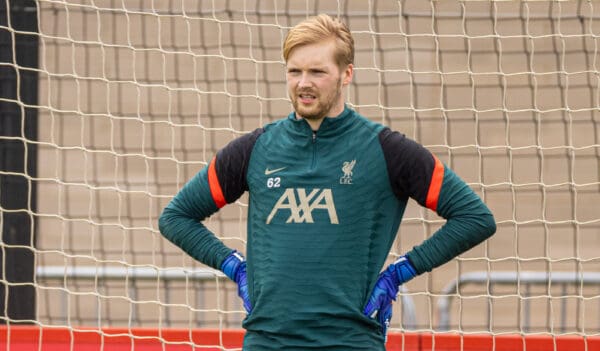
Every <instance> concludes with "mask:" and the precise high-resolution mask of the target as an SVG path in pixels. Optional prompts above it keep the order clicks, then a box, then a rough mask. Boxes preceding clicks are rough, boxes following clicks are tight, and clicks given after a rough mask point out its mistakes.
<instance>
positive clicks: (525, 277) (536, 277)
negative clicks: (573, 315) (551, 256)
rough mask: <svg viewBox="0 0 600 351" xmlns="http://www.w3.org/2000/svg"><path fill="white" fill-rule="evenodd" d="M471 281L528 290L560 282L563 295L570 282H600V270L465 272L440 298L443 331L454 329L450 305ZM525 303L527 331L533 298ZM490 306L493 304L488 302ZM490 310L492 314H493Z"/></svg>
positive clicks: (563, 304)
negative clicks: (582, 271) (451, 323)
mask: <svg viewBox="0 0 600 351" xmlns="http://www.w3.org/2000/svg"><path fill="white" fill-rule="evenodd" d="M468 284H477V285H485V286H489V287H490V289H492V287H493V286H494V285H512V286H516V285H520V286H525V292H526V296H527V292H528V291H529V288H530V287H531V286H535V285H537V286H548V287H549V286H550V285H552V286H556V285H560V286H561V287H562V290H563V296H564V295H565V293H564V292H565V291H566V288H567V287H568V286H587V285H598V286H600V272H586V273H581V272H580V273H578V272H552V273H549V272H536V271H522V272H514V271H496V272H494V271H491V272H488V271H477V272H469V273H465V274H462V275H461V276H460V277H458V278H457V279H455V280H453V281H452V282H451V283H450V284H448V285H446V286H445V287H444V289H443V290H442V297H441V298H440V299H439V300H438V303H437V311H438V317H439V324H438V329H439V330H441V331H447V330H450V309H451V301H452V299H453V298H454V297H455V296H457V294H458V292H459V291H460V289H461V288H462V287H463V286H465V285H468ZM523 306H524V322H523V324H524V329H525V330H524V331H525V332H527V331H528V328H529V325H530V323H529V322H530V319H531V306H530V300H529V299H527V298H525V299H524V301H523ZM488 309H489V305H488ZM566 309H567V306H566V301H565V300H562V302H561V327H560V328H561V329H560V330H561V332H564V331H565V325H566V318H567V313H566ZM489 312H490V311H489V310H488V314H489Z"/></svg>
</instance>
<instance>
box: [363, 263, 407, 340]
mask: <svg viewBox="0 0 600 351" xmlns="http://www.w3.org/2000/svg"><path fill="white" fill-rule="evenodd" d="M416 275H417V271H416V270H415V267H413V265H412V263H410V261H409V260H408V258H406V256H401V257H400V258H399V259H398V260H396V262H394V263H392V264H390V265H389V266H388V268H387V269H386V270H385V271H383V272H381V274H379V278H378V279H377V282H376V283H375V288H374V289H373V293H371V296H370V297H369V301H368V302H367V305H366V306H365V309H364V311H363V313H364V314H365V315H366V316H369V317H371V318H376V319H377V321H378V322H379V324H381V328H382V330H381V331H382V333H383V336H384V337H385V339H386V340H387V329H388V327H389V325H390V320H391V319H392V301H395V300H396V296H397V295H398V290H399V288H400V285H402V284H404V283H405V282H407V281H409V280H411V279H412V278H414V277H415V276H416Z"/></svg>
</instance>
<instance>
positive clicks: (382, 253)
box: [159, 15, 496, 351]
mask: <svg viewBox="0 0 600 351" xmlns="http://www.w3.org/2000/svg"><path fill="white" fill-rule="evenodd" d="M283 56H284V59H285V62H286V67H287V87H288V94H289V97H290V99H291V101H292V104H293V107H294V112H292V113H290V115H289V116H288V117H287V118H284V119H281V120H279V121H276V122H274V123H271V124H268V125H266V126H265V127H264V128H259V129H256V130H255V131H254V132H252V133H250V134H247V135H244V136H242V137H239V138H238V139H236V140H234V141H232V142H231V143H229V144H228V145H227V146H226V147H225V148H223V149H222V150H220V151H219V152H218V153H217V155H216V156H215V157H214V158H213V159H212V160H211V162H210V164H209V166H208V167H206V168H205V169H203V170H201V171H200V172H199V173H198V174H197V175H196V176H195V177H194V178H193V179H191V180H190V181H189V182H188V183H187V184H186V185H185V186H184V187H183V188H182V189H181V190H180V192H179V193H178V194H177V195H176V196H175V198H173V200H172V201H171V203H170V204H169V205H168V206H167V208H166V209H165V210H164V213H163V214H162V216H161V218H160V221H159V222H160V230H161V232H162V233H163V235H164V236H165V237H167V238H168V239H169V240H171V241H172V242H173V243H175V244H176V245H178V246H179V247H181V248H182V249H183V250H185V251H186V252H187V253H188V254H190V255H191V256H192V257H194V258H195V259H197V260H199V261H201V262H203V263H205V264H207V265H209V266H211V267H214V268H217V269H221V270H222V271H223V272H224V273H225V274H226V275H227V276H228V277H230V278H231V279H232V280H234V281H235V282H236V283H237V284H238V292H239V295H240V297H241V298H242V299H243V302H244V307H245V308H246V310H247V312H248V315H247V317H246V319H245V320H244V322H243V327H244V328H245V329H246V336H245V339H244V350H249V351H254V350H259V351H265V350H309V349H319V350H343V351H348V350H384V349H385V346H384V343H385V336H386V331H387V326H388V323H389V320H390V318H391V311H392V301H393V300H395V298H396V295H397V293H398V289H399V286H400V285H401V284H403V283H404V282H406V281H408V280H410V279H412V278H413V277H415V276H416V275H419V274H421V273H424V272H428V271H430V270H432V269H433V268H435V267H437V266H439V265H441V264H443V263H446V262H448V261H449V260H451V259H452V258H454V257H456V256H457V255H459V254H461V253H463V252H465V251H466V250H468V249H470V248H472V247H473V246H475V245H477V244H479V243H480V242H482V241H483V240H485V239H486V238H488V237H489V236H491V235H492V234H493V233H494V232H495V230H496V226H495V222H494V218H493V216H492V214H491V213H490V211H489V210H488V208H487V207H486V206H485V205H484V204H483V202H482V201H481V200H480V198H479V197H478V196H477V195H476V194H475V193H474V192H473V191H472V190H471V189H470V188H469V187H468V186H467V185H466V184H465V183H464V182H463V181H462V180H461V179H460V178H458V176H456V175H455V173H454V172H453V171H452V170H450V169H449V168H447V167H446V166H445V165H444V164H442V162H440V161H439V160H438V159H437V158H436V157H435V156H434V155H433V154H431V153H430V152H429V151H428V150H426V149H425V148H424V147H422V146H421V145H419V144H417V143H416V142H414V141H412V140H410V139H408V138H406V137H405V136H404V135H402V134H399V133H397V132H393V131H391V130H390V129H389V128H386V127H384V126H382V125H380V124H377V123H374V122H371V121H369V120H368V119H366V118H364V117H362V116H360V115H359V114H358V113H357V112H355V111H353V110H351V109H350V108H348V107H347V106H346V105H345V103H344V101H345V96H344V91H345V90H344V88H345V87H346V86H347V85H348V84H350V82H351V81H352V76H353V73H354V70H353V58H354V42H353V39H352V36H351V34H350V31H349V30H348V28H347V27H346V26H345V25H344V24H343V23H341V22H340V21H338V20H335V19H332V18H331V17H329V16H326V15H320V16H317V17H314V18H310V19H307V20H306V21H303V22H302V23H300V24H298V25H297V26H295V27H294V28H292V29H291V30H290V32H289V33H288V35H287V37H286V40H285V42H284V47H283ZM245 191H249V193H250V198H249V209H248V244H247V248H246V255H247V261H245V259H244V257H243V256H242V254H241V253H238V252H236V251H234V250H232V249H230V248H228V247H226V246H225V245H224V244H223V243H222V242H221V241H220V240H218V239H217V237H216V236H215V235H214V234H213V233H211V232H210V231H208V230H207V228H206V227H205V226H203V225H202V224H201V221H202V220H203V219H205V218H206V217H208V216H210V215H211V214H213V213H215V212H216V211H217V210H218V209H219V208H220V207H222V206H224V205H225V204H227V203H231V202H234V201H235V200H236V199H238V198H239V197H240V196H241V195H242V194H243V193H244V192H245ZM409 197H411V198H413V199H415V200H416V201H417V202H418V203H419V204H421V205H422V206H426V207H427V208H429V209H431V210H433V211H435V212H437V214H439V215H440V216H442V217H443V218H445V219H446V223H445V224H444V225H443V226H442V227H441V228H440V229H439V230H438V231H437V232H436V233H434V234H433V235H432V236H431V237H430V238H429V239H427V240H426V241H424V242H423V243H421V244H420V245H418V246H416V247H414V248H413V249H412V250H410V251H409V252H407V253H406V255H404V256H401V257H400V258H398V259H397V260H396V261H395V262H394V263H393V264H391V265H389V266H388V267H386V269H385V270H383V272H381V269H382V267H383V265H384V263H385V260H386V258H387V256H388V253H389V251H390V248H391V246H392V243H393V241H394V238H395V236H396V233H397V232H398V228H399V225H400V221H401V219H402V215H403V213H404V209H405V207H406V203H407V201H408V198H409ZM409 234H410V233H405V234H402V235H409ZM380 272H381V273H380Z"/></svg>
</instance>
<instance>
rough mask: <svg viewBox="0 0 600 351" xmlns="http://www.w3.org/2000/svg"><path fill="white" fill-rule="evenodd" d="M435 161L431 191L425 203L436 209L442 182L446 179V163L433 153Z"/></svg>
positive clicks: (428, 192)
mask: <svg viewBox="0 0 600 351" xmlns="http://www.w3.org/2000/svg"><path fill="white" fill-rule="evenodd" d="M432 156H433V158H434V161H435V165H434V167H433V173H432V175H431V182H430V183H429V191H427V200H426V202H425V205H426V206H427V208H429V209H430V210H433V211H436V209H437V204H438V199H439V197H440V190H441V189H442V182H443V181H444V164H443V163H442V161H440V160H439V159H438V158H437V157H435V155H432Z"/></svg>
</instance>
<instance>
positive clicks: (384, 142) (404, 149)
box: [379, 128, 435, 206]
mask: <svg viewBox="0 0 600 351" xmlns="http://www.w3.org/2000/svg"><path fill="white" fill-rule="evenodd" d="M379 142H380V143H381V147H382V149H383V155H384V157H385V161H386V163H387V170H388V175H389V177H390V183H391V186H392V189H393V191H394V193H395V194H396V196H397V197H398V198H399V199H406V198H407V197H411V198H413V199H415V200H416V201H417V202H418V203H419V204H421V205H422V206H426V204H427V194H428V192H429V186H430V184H431V178H432V176H433V173H434V169H435V157H434V156H433V154H431V152H429V150H427V149H426V148H425V147H423V146H422V145H421V144H419V143H417V142H416V141H414V140H412V139H409V138H407V137H406V136H405V135H404V134H400V133H398V132H395V131H392V130H390V129H389V128H384V129H383V130H382V131H381V132H380V133H379Z"/></svg>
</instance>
